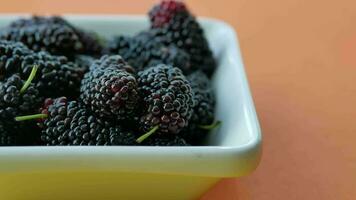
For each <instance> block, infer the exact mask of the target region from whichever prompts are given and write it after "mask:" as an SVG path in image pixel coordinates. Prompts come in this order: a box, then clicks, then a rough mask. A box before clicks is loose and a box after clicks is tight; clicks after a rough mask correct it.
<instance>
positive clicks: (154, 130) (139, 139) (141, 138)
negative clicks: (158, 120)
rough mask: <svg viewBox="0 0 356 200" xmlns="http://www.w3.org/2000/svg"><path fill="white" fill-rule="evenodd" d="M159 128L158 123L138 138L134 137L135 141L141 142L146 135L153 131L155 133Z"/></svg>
mask: <svg viewBox="0 0 356 200" xmlns="http://www.w3.org/2000/svg"><path fill="white" fill-rule="evenodd" d="M158 128H159V125H157V126H155V127H153V128H152V129H151V130H150V131H148V132H147V133H145V134H143V135H141V136H140V137H139V138H137V139H136V142H137V143H141V142H143V141H144V140H145V139H147V138H148V137H150V136H151V135H152V134H153V133H155V132H156V131H157V130H158Z"/></svg>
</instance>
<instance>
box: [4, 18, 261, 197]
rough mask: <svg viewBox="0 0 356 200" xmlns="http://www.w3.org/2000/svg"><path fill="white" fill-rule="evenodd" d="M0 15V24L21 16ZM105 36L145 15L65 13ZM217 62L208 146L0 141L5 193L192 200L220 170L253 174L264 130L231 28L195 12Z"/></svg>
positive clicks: (130, 28)
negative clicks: (215, 124)
mask: <svg viewBox="0 0 356 200" xmlns="http://www.w3.org/2000/svg"><path fill="white" fill-rule="evenodd" d="M18 17H19V16H15V15H6V16H1V17H0V27H2V26H5V25H7V24H8V23H9V21H11V20H13V19H15V18H18ZM66 18H67V19H68V20H70V21H71V22H72V23H73V24H75V25H78V26H80V27H83V28H86V29H89V30H93V31H96V32H97V33H99V34H100V35H103V36H105V37H109V36H113V35H117V34H133V33H136V32H138V31H140V30H143V29H145V28H147V27H148V21H147V19H146V18H145V17H143V16H112V15H111V16H107V15H105V16H102V15H100V16H95V15H91V16H66ZM200 22H201V24H202V26H203V27H204V29H205V33H206V36H207V38H208V40H209V43H210V45H211V48H212V49H213V51H214V55H215V56H216V58H217V60H218V63H219V67H218V69H217V71H216V73H215V75H214V78H213V82H214V86H215V89H216V93H217V108H216V116H217V119H220V120H221V121H222V122H223V123H222V126H221V127H220V128H219V130H217V131H216V132H214V133H211V134H210V137H209V139H208V141H207V142H206V146H192V147H144V146H142V147H130V146H101V147H59V146H53V147H42V146H41V147H40V146H38V147H1V148H0V194H1V197H2V199H6V200H12V199H16V200H21V199H26V200H29V199H34V200H39V199H46V200H47V199H61V200H64V199H73V200H74V199H75V200H79V199H86V200H89V199H180V200H181V199H196V198H198V197H199V196H200V195H202V194H203V193H204V192H205V191H206V190H207V189H208V188H210V187H211V186H212V185H214V184H215V183H216V182H217V181H219V180H220V179H221V178H223V177H239V176H243V175H247V174H249V173H251V172H252V171H253V170H254V169H255V168H256V167H257V165H258V163H259V160H260V155H261V133H260V128H259V124H258V120H257V117H256V112H255V108H254V105H253V101H252V98H251V95H250V92H249V87H248V83H247V79H246V75H245V71H244V68H243V64H242V59H241V56H240V50H239V47H238V41H237V39H236V35H235V32H234V30H233V28H232V27H231V26H229V25H227V24H226V23H224V22H222V21H219V20H215V19H207V18H204V19H200Z"/></svg>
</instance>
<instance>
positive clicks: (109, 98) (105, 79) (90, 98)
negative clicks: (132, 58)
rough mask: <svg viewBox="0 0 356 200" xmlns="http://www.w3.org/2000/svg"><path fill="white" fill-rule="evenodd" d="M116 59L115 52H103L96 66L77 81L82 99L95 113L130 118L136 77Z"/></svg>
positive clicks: (117, 118) (133, 109)
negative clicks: (105, 53) (107, 54)
mask: <svg viewBox="0 0 356 200" xmlns="http://www.w3.org/2000/svg"><path fill="white" fill-rule="evenodd" d="M115 58H117V60H116V62H115ZM119 60H120V58H119V57H118V56H113V57H107V56H106V57H104V58H103V59H101V61H102V63H100V64H99V63H98V62H96V65H98V66H99V67H94V69H92V70H91V71H89V72H88V73H87V74H85V76H84V79H83V80H82V84H81V89H80V90H81V96H80V97H81V100H82V101H83V103H84V104H85V105H87V106H88V107H89V108H90V109H91V110H92V111H93V112H94V113H95V114H96V115H98V116H100V117H103V118H107V119H114V120H124V119H131V118H133V116H134V114H135V111H136V105H137V103H138V100H139V95H138V86H137V81H136V78H135V76H134V75H133V74H132V73H130V72H128V71H126V70H125V69H129V68H130V67H129V66H127V64H126V63H125V62H122V63H120V62H118V61H119ZM120 61H121V60H120ZM103 64H104V65H103Z"/></svg>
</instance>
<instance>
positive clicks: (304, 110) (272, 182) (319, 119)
mask: <svg viewBox="0 0 356 200" xmlns="http://www.w3.org/2000/svg"><path fill="white" fill-rule="evenodd" d="M154 2H156V1H154V0H147V1H143V0H130V1H128V0H127V1H124V0H91V1H84V0H77V1H73V0H58V1H50V0H47V1H45V0H26V1H22V0H12V1H3V0H1V1H0V3H1V6H0V12H31V13H113V14H122V13H125V14H144V13H146V11H147V10H148V9H149V8H150V6H151V5H152V4H153V3H154ZM187 4H188V6H189V7H190V8H191V10H192V11H193V12H194V13H195V14H196V15H199V16H210V17H216V18H219V19H222V20H225V21H227V22H228V23H230V24H232V25H233V26H234V28H235V29H236V30H237V32H238V34H239V38H240V42H241V49H242V54H243V58H244V62H245V66H246V70H247V75H248V78H249V82H250V86H251V90H252V93H253V97H254V101H255V104H256V108H257V112H258V115H259V119H260V122H261V127H262V131H263V139H264V144H263V146H264V148H263V156H262V161H261V164H260V166H259V167H258V169H257V170H256V171H255V172H254V173H253V174H252V175H250V176H248V177H244V178H240V179H227V180H223V181H221V182H220V183H219V184H218V185H216V186H215V187H214V188H212V190H211V191H209V192H208V193H207V194H205V195H204V196H203V197H202V200H212V199H219V200H235V199H242V200H245V199H246V200H251V199H258V200H264V199H273V200H277V199H283V200H284V199H288V200H293V199H304V200H305V199H313V200H314V199H324V200H325V199H332V200H335V199H340V200H341V199H342V200H344V199H346V200H351V199H356V148H355V147H356V145H355V142H356V12H355V10H356V2H355V1H354V0H338V1H333V0H326V1H325V0H268V1H262V0H236V1H234V0H224V1H216V0H191V1H187Z"/></svg>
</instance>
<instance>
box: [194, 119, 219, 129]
mask: <svg viewBox="0 0 356 200" xmlns="http://www.w3.org/2000/svg"><path fill="white" fill-rule="evenodd" d="M220 125H221V121H215V122H213V123H212V124H209V125H199V126H198V127H199V128H201V129H205V130H213V129H215V128H217V127H219V126H220Z"/></svg>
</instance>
